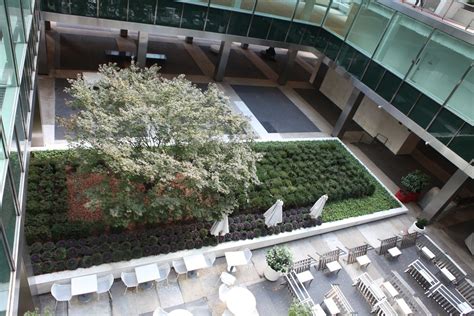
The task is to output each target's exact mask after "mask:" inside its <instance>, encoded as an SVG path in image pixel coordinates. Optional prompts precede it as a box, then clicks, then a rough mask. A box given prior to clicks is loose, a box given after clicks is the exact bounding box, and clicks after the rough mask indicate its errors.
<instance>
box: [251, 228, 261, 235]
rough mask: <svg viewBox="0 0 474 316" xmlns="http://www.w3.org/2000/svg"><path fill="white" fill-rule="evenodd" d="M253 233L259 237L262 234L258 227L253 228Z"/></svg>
mask: <svg viewBox="0 0 474 316" xmlns="http://www.w3.org/2000/svg"><path fill="white" fill-rule="evenodd" d="M253 234H254V236H255V237H260V236H262V230H261V229H260V228H255V229H254V230H253Z"/></svg>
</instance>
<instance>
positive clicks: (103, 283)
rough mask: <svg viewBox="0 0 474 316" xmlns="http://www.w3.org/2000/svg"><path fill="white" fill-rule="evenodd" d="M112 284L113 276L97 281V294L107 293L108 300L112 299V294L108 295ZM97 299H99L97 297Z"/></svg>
mask: <svg viewBox="0 0 474 316" xmlns="http://www.w3.org/2000/svg"><path fill="white" fill-rule="evenodd" d="M112 284H114V275H113V274H109V275H106V276H103V277H100V278H98V279H97V294H99V295H100V294H102V293H106V292H107V293H109V296H110V299H112V293H110V289H111V288H112ZM97 299H99V297H98V296H97Z"/></svg>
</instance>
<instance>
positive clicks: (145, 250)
mask: <svg viewBox="0 0 474 316" xmlns="http://www.w3.org/2000/svg"><path fill="white" fill-rule="evenodd" d="M143 255H144V256H145V257H148V256H151V255H152V252H151V246H144V247H143Z"/></svg>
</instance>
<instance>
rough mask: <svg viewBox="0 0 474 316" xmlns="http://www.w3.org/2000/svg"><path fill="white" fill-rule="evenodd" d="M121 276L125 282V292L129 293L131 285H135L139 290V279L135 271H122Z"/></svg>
mask: <svg viewBox="0 0 474 316" xmlns="http://www.w3.org/2000/svg"><path fill="white" fill-rule="evenodd" d="M120 278H121V279H122V282H123V284H125V292H124V293H123V294H125V293H127V290H128V288H130V287H134V288H135V289H136V291H137V292H138V281H137V275H136V274H135V272H122V274H121V275H120Z"/></svg>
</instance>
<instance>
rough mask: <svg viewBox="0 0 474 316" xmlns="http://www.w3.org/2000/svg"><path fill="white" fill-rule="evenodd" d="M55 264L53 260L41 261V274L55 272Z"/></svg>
mask: <svg viewBox="0 0 474 316" xmlns="http://www.w3.org/2000/svg"><path fill="white" fill-rule="evenodd" d="M53 269H54V264H53V262H52V261H45V262H43V263H41V274H45V273H51V272H53Z"/></svg>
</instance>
